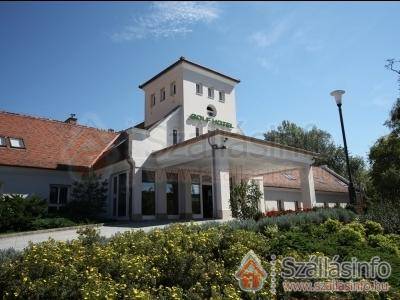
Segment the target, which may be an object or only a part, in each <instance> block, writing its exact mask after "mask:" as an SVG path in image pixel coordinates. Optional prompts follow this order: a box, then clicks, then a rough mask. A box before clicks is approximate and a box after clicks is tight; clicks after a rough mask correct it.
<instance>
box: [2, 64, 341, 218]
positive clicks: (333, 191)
mask: <svg viewBox="0 0 400 300" xmlns="http://www.w3.org/2000/svg"><path fill="white" fill-rule="evenodd" d="M238 83H239V80H237V79H235V78H232V77H230V76H227V75H224V74H221V73H219V72H216V71H214V70H211V69H209V68H206V67H204V66H201V65H198V64H196V63H193V62H191V61H189V60H187V59H185V58H183V57H181V58H180V59H179V60H178V61H176V62H175V63H174V64H172V65H171V66H169V67H168V68H166V69H165V70H163V71H162V72H160V73H159V74H157V75H156V76H154V77H153V78H151V79H150V80H148V81H146V82H145V83H143V84H141V85H140V86H139V87H140V88H141V89H142V90H143V91H144V105H145V116H144V122H143V123H140V124H138V125H136V126H134V127H131V128H128V129H126V130H123V131H121V132H117V133H116V132H112V131H105V130H99V129H96V128H90V127H86V126H82V125H79V124H77V123H76V121H77V120H76V118H75V117H70V118H68V119H67V120H66V121H65V122H61V121H55V120H49V119H44V118H37V117H31V116H26V115H19V114H13V113H8V112H0V193H1V192H3V193H19V194H38V195H39V196H42V197H44V198H46V199H47V200H48V202H49V207H50V208H51V209H57V208H58V207H60V206H62V205H64V204H65V203H66V202H67V201H68V200H69V194H70V192H71V191H70V190H71V185H72V182H73V180H76V179H78V178H79V176H80V174H81V173H82V172H85V171H87V170H89V169H93V170H95V171H96V172H98V173H100V174H102V176H103V177H104V178H107V179H108V182H109V199H108V205H107V216H108V217H110V218H114V219H121V220H144V219H155V218H157V219H167V218H169V219H178V218H183V219H201V218H219V219H226V218H230V217H231V211H230V207H229V195H230V187H231V185H232V184H235V183H236V182H238V181H240V180H251V179H253V180H256V182H257V183H258V184H259V185H260V188H261V190H262V191H263V193H264V198H263V199H262V200H261V201H260V203H259V208H260V210H261V211H266V210H271V209H295V208H300V207H303V208H312V207H314V206H322V205H325V206H334V205H344V204H345V203H346V202H347V199H348V198H347V181H346V179H344V178H342V177H340V176H338V175H337V174H335V173H334V172H332V171H331V170H329V169H327V168H325V167H323V168H316V167H311V165H312V163H313V159H314V156H315V155H316V154H314V153H311V152H309V151H306V150H302V149H297V148H292V147H288V146H284V145H279V144H276V143H272V142H267V141H264V140H260V139H256V138H253V137H249V136H245V135H243V133H242V131H241V129H240V128H239V127H238V122H237V116H236V98H235V86H236V85H237V84H238ZM50 136H53V137H54V136H55V138H52V139H51V138H49V137H50ZM43 139H44V140H45V141H46V143H45V146H43V142H42V143H41V146H40V145H38V141H40V140H42V141H43ZM313 171H314V173H315V174H313ZM316 174H317V175H316Z"/></svg>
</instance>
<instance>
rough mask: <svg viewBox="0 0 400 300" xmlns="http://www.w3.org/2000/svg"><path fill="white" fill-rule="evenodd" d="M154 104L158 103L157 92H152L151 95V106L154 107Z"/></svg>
mask: <svg viewBox="0 0 400 300" xmlns="http://www.w3.org/2000/svg"><path fill="white" fill-rule="evenodd" d="M154 105H156V95H155V94H151V96H150V106H151V107H153V106H154Z"/></svg>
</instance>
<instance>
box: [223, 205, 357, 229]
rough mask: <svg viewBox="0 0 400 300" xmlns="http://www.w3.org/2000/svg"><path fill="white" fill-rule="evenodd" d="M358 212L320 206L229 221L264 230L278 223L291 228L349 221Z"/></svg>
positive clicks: (245, 227)
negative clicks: (289, 212)
mask: <svg viewBox="0 0 400 300" xmlns="http://www.w3.org/2000/svg"><path fill="white" fill-rule="evenodd" d="M356 216H357V215H356V214H355V213H354V212H352V211H350V210H347V209H344V208H319V209H313V210H312V211H297V212H296V213H294V214H286V215H282V216H278V217H265V218H262V219H260V220H258V221H255V220H232V221H229V222H227V224H229V225H230V226H231V227H232V228H237V229H246V230H252V231H259V232H262V231H264V229H265V228H266V227H267V226H270V225H276V226H278V228H279V229H289V228H291V227H294V226H306V225H309V224H321V223H323V222H325V221H326V220H328V219H332V220H338V221H340V222H344V223H348V222H350V221H353V220H354V219H355V218H356Z"/></svg>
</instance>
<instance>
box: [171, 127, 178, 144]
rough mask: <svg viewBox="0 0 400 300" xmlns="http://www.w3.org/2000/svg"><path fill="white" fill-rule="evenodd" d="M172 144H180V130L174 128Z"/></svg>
mask: <svg viewBox="0 0 400 300" xmlns="http://www.w3.org/2000/svg"><path fill="white" fill-rule="evenodd" d="M172 144H173V145H176V144H178V130H176V129H174V130H172Z"/></svg>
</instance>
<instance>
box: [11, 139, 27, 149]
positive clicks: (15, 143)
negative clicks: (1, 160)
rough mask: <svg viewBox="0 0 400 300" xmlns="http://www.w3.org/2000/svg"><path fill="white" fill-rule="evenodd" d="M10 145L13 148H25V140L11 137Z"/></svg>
mask: <svg viewBox="0 0 400 300" xmlns="http://www.w3.org/2000/svg"><path fill="white" fill-rule="evenodd" d="M10 146H11V147H12V148H25V145H24V141H23V140H22V139H19V138H11V137H10Z"/></svg>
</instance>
